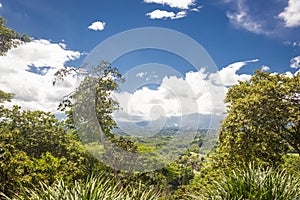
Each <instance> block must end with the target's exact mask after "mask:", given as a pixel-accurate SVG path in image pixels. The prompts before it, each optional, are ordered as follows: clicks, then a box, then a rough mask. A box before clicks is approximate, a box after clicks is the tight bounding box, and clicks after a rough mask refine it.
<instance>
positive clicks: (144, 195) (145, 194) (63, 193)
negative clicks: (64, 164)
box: [2, 176, 160, 200]
mask: <svg viewBox="0 0 300 200" xmlns="http://www.w3.org/2000/svg"><path fill="white" fill-rule="evenodd" d="M2 196H3V197H4V198H5V199H11V198H9V197H7V196H5V195H3V194H2ZM159 197H160V192H159V191H157V190H156V189H155V188H154V187H151V188H148V189H146V188H145V187H142V186H141V184H140V185H139V187H138V188H134V187H133V186H127V187H126V188H124V187H122V186H121V184H120V182H114V181H112V180H111V179H109V178H105V177H104V176H97V177H91V178H89V179H87V181H85V182H75V184H74V186H72V187H70V186H67V185H66V184H65V183H64V181H62V180H60V181H58V182H57V183H56V184H54V185H53V186H48V185H46V184H45V183H40V187H35V188H34V189H28V188H23V192H22V194H19V195H17V194H16V195H15V196H14V197H13V198H12V199H15V200H24V199H30V200H31V199H32V200H131V199H141V200H156V199H158V198H159Z"/></svg>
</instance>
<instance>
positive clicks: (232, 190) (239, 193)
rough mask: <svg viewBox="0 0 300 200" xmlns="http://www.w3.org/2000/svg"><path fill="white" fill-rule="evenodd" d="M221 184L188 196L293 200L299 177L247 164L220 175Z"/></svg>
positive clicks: (299, 187)
mask: <svg viewBox="0 0 300 200" xmlns="http://www.w3.org/2000/svg"><path fill="white" fill-rule="evenodd" d="M223 176H224V177H223V178H222V180H221V181H214V182H213V185H212V186H211V187H209V188H207V189H206V191H204V192H203V193H202V194H198V195H192V197H193V198H194V199H216V200H217V199H247V200H257V199H262V200H269V199H272V200H295V199H298V198H299V197H300V177H299V176H298V177H294V176H292V175H290V174H289V173H287V172H286V171H285V170H283V171H277V170H274V169H272V168H263V167H260V166H257V167H256V166H254V165H251V164H250V165H248V166H247V167H246V168H244V169H241V168H240V169H235V170H232V171H230V172H227V173H224V175H223Z"/></svg>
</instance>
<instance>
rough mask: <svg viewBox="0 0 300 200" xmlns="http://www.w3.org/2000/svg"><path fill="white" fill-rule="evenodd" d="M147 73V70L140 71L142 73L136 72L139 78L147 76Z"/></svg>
mask: <svg viewBox="0 0 300 200" xmlns="http://www.w3.org/2000/svg"><path fill="white" fill-rule="evenodd" d="M146 75H147V72H140V73H137V74H136V77H138V78H143V77H145V76H146Z"/></svg>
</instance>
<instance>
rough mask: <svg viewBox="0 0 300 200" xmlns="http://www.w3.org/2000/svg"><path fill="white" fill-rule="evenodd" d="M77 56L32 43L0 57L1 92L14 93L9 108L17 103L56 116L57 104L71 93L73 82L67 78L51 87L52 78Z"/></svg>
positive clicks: (42, 42)
mask: <svg viewBox="0 0 300 200" xmlns="http://www.w3.org/2000/svg"><path fill="white" fill-rule="evenodd" d="M80 56H81V53H80V52H78V51H72V50H67V49H66V48H65V45H62V44H56V43H51V42H50V41H48V40H33V41H31V42H29V43H26V44H24V45H21V46H19V47H17V48H14V49H11V50H10V51H8V52H7V54H6V56H1V57H0V85H1V90H4V91H6V92H11V93H14V94H15V98H14V99H13V101H12V102H11V103H9V104H8V106H10V105H13V104H17V105H20V106H22V108H23V109H28V110H37V109H38V110H44V111H50V112H53V113H58V111H57V110H56V108H57V106H58V104H59V102H60V101H61V99H62V97H63V96H65V95H66V94H68V93H70V92H71V91H73V90H74V88H75V85H76V79H75V78H73V77H72V76H69V77H67V78H66V80H65V81H63V82H58V83H57V85H55V86H53V85H52V81H53V78H54V76H53V75H54V73H55V72H56V71H57V70H58V69H61V68H63V67H64V65H65V63H66V62H68V61H71V60H75V59H78V58H79V57H80Z"/></svg>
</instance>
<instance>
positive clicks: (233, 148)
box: [219, 71, 300, 165]
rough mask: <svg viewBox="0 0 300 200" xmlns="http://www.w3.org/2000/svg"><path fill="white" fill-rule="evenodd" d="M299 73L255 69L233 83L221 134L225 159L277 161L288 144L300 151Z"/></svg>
mask: <svg viewBox="0 0 300 200" xmlns="http://www.w3.org/2000/svg"><path fill="white" fill-rule="evenodd" d="M299 94H300V73H298V74H296V75H294V76H293V77H291V78H289V77H287V76H286V75H280V74H275V75H274V74H270V73H266V72H261V71H256V73H255V75H254V76H253V77H252V78H251V79H250V80H249V81H245V82H240V83H239V85H236V86H233V87H231V88H230V89H229V90H228V92H227V95H226V99H225V102H226V103H227V114H228V115H227V117H226V118H225V120H224V121H223V123H222V126H221V128H220V136H219V152H220V153H221V155H222V157H221V160H222V162H229V163H236V162H242V163H246V162H248V161H249V160H250V161H257V162H262V163H265V164H267V165H278V164H279V163H280V162H281V161H282V156H283V155H284V154H286V152H287V151H288V148H289V147H292V148H293V151H294V152H297V153H298V154H300V140H299V138H300V98H299Z"/></svg>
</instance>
